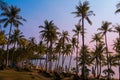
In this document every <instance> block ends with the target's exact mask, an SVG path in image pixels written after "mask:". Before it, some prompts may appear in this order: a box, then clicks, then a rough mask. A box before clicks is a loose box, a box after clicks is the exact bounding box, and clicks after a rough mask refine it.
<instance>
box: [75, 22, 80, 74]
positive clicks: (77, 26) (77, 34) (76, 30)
mask: <svg viewBox="0 0 120 80" xmlns="http://www.w3.org/2000/svg"><path fill="white" fill-rule="evenodd" d="M73 32H75V34H74V36H77V51H76V74H78V73H79V69H78V55H79V42H80V41H79V36H80V34H81V33H82V27H81V25H80V24H78V25H75V29H73Z"/></svg>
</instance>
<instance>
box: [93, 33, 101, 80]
mask: <svg viewBox="0 0 120 80" xmlns="http://www.w3.org/2000/svg"><path fill="white" fill-rule="evenodd" d="M94 41H95V43H96V45H95V47H96V49H95V50H94V51H93V52H92V53H93V54H94V58H95V60H96V62H95V70H97V78H99V77H98V75H99V72H98V63H99V61H98V58H99V56H101V54H102V53H101V51H102V52H103V50H102V47H103V46H102V43H103V42H102V36H101V35H100V34H99V33H97V34H94V36H92V41H91V42H94Z"/></svg>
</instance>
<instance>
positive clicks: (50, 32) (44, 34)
mask: <svg viewBox="0 0 120 80" xmlns="http://www.w3.org/2000/svg"><path fill="white" fill-rule="evenodd" d="M39 28H42V29H43V30H41V31H40V34H41V36H40V37H41V39H42V40H44V41H46V44H47V50H48V52H49V54H48V53H46V70H47V61H50V62H49V70H50V71H51V69H52V61H51V59H52V57H53V44H54V43H55V41H56V40H57V38H58V34H59V32H58V31H57V30H58V27H57V26H56V25H55V24H54V23H53V21H50V22H48V21H47V20H45V22H44V26H39ZM48 59H49V60H48Z"/></svg>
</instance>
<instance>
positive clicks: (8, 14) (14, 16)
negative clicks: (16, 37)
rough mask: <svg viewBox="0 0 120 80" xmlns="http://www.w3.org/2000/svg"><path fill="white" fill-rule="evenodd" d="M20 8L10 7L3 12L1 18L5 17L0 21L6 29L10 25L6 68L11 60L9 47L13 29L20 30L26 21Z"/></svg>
mask: <svg viewBox="0 0 120 80" xmlns="http://www.w3.org/2000/svg"><path fill="white" fill-rule="evenodd" d="M19 13H20V8H17V7H16V6H10V7H8V8H7V9H5V10H3V12H2V13H1V15H0V16H3V17H2V18H3V19H0V23H4V27H5V28H6V27H7V26H8V25H10V29H9V33H8V34H9V35H8V44H7V59H6V66H8V59H9V45H10V36H11V31H12V27H13V26H14V27H16V28H18V27H19V25H23V23H22V22H21V21H26V20H25V19H24V18H23V17H22V16H20V15H19Z"/></svg>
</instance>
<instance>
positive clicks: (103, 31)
mask: <svg viewBox="0 0 120 80" xmlns="http://www.w3.org/2000/svg"><path fill="white" fill-rule="evenodd" d="M110 25H111V23H110V22H107V21H103V22H102V26H101V28H98V30H99V31H101V32H100V33H101V34H102V36H104V37H105V38H104V39H105V45H106V55H107V68H108V69H110V63H109V62H108V58H109V51H108V43H107V32H111V31H112V28H109V27H110ZM107 79H108V80H109V79H110V73H109V72H108V77H107Z"/></svg>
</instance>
